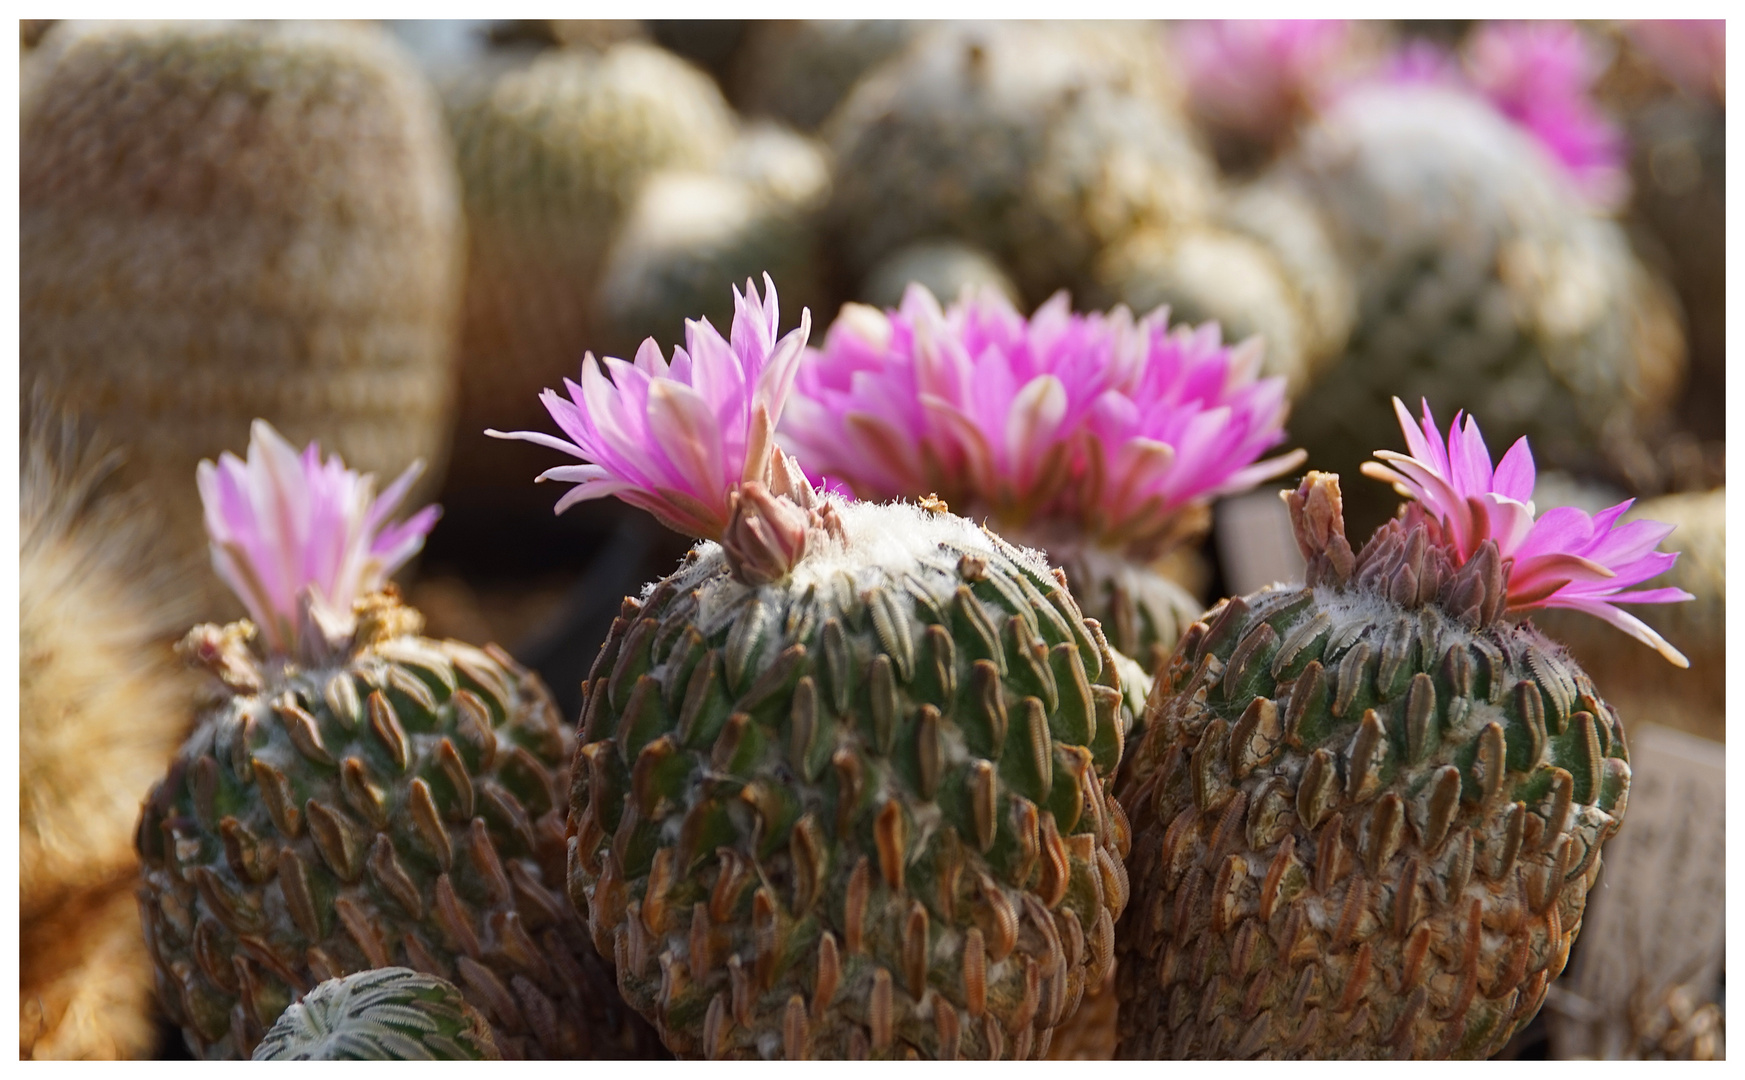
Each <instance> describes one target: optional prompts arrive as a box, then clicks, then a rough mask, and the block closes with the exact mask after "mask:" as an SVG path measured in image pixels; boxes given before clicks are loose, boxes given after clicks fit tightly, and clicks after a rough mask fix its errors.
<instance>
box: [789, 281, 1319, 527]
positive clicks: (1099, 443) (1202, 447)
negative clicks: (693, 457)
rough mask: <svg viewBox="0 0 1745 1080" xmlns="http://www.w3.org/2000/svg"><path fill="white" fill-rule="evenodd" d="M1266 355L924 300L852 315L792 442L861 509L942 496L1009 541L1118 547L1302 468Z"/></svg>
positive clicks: (843, 322) (1124, 314)
mask: <svg viewBox="0 0 1745 1080" xmlns="http://www.w3.org/2000/svg"><path fill="white" fill-rule="evenodd" d="M1259 359H1260V352H1259V343H1258V342H1253V343H1250V344H1247V345H1244V346H1238V347H1235V348H1231V347H1228V346H1225V345H1223V344H1222V342H1221V340H1220V337H1219V332H1218V328H1217V327H1216V326H1215V325H1208V326H1205V327H1201V328H1200V329H1198V330H1189V329H1187V328H1184V327H1177V328H1175V329H1173V330H1172V329H1171V328H1170V327H1169V325H1168V313H1167V312H1166V311H1164V310H1162V309H1160V310H1158V311H1157V312H1154V313H1153V314H1151V315H1149V316H1147V317H1146V318H1144V319H1140V320H1135V319H1134V318H1133V317H1132V314H1131V313H1130V312H1128V310H1127V309H1126V308H1124V307H1118V308H1116V309H1115V310H1114V311H1112V312H1109V313H1108V314H1088V315H1080V314H1074V313H1073V312H1072V310H1071V306H1070V302H1069V300H1068V298H1067V296H1066V294H1065V293H1059V294H1056V295H1055V296H1054V297H1053V298H1052V299H1050V300H1049V301H1048V303H1046V304H1044V305H1042V307H1040V308H1038V309H1037V310H1036V312H1035V313H1034V314H1033V315H1032V316H1031V317H1030V318H1028V319H1026V318H1024V316H1022V315H1020V314H1019V313H1018V312H1017V311H1016V310H1015V309H1014V308H1013V307H1012V306H1011V304H1010V303H1009V302H1008V301H1007V300H1006V299H1005V298H1004V297H1003V296H1001V295H999V294H998V293H997V292H995V291H993V290H982V291H980V292H972V293H969V294H966V296H965V297H964V298H963V299H961V300H959V301H958V302H957V303H954V304H953V305H951V306H950V307H949V308H945V309H941V308H940V306H939V303H938V301H937V300H936V299H935V298H934V297H933V295H932V294H931V293H929V292H928V291H927V290H926V289H925V288H924V287H922V286H919V285H911V286H910V287H909V290H908V292H907V293H906V294H905V295H904V297H903V302H902V304H901V306H900V307H898V308H897V309H896V310H893V311H890V312H879V311H876V310H874V309H872V308H868V307H865V306H863V305H858V304H851V305H847V306H845V307H844V309H843V313H842V315H841V316H839V317H838V319H837V320H836V322H835V324H833V325H832V326H831V328H830V331H829V333H828V334H827V335H826V338H825V344H824V348H823V350H821V351H820V350H808V352H807V357H806V362H805V363H804V364H803V365H802V367H801V370H800V374H799V377H798V380H797V382H796V393H795V400H794V402H793V404H792V406H791V407H790V409H789V411H788V417H787V421H786V422H785V423H784V425H783V427H782V437H783V439H784V440H785V442H786V444H787V445H788V447H789V448H790V449H791V450H792V451H793V452H794V453H795V455H796V456H797V457H798V458H799V459H800V460H801V461H803V462H804V463H805V465H806V467H807V469H808V471H809V473H810V474H811V475H813V476H814V477H821V478H823V479H824V480H825V482H826V483H827V484H828V483H841V484H843V485H845V486H847V487H849V488H850V489H852V490H853V491H854V493H855V494H857V495H859V496H861V497H863V498H892V497H903V496H908V497H916V496H921V495H927V494H930V493H933V494H939V495H941V496H943V497H944V498H945V499H946V501H947V502H948V503H950V504H951V505H953V506H961V507H962V508H964V509H965V510H984V511H988V512H991V513H992V514H993V515H994V516H995V517H996V518H997V519H998V520H999V521H1000V522H1001V524H1002V525H1004V526H1007V527H1021V526H1024V525H1026V524H1028V523H1031V522H1033V521H1036V520H1038V519H1052V520H1066V521H1070V522H1073V523H1075V524H1076V525H1077V526H1078V527H1079V528H1080V529H1081V530H1082V531H1085V532H1087V533H1090V534H1093V535H1095V536H1097V537H1099V538H1101V539H1103V540H1104V541H1105V542H1108V543H1112V544H1117V543H1118V544H1125V543H1132V542H1142V541H1144V540H1145V539H1146V538H1148V537H1153V536H1156V535H1159V534H1160V533H1162V532H1167V531H1168V529H1167V526H1168V522H1169V519H1170V517H1171V516H1172V515H1173V514H1175V513H1176V512H1177V511H1179V510H1180V509H1181V508H1182V507H1184V506H1186V505H1188V504H1190V503H1196V502H1206V501H1209V500H1211V499H1212V498H1215V497H1217V496H1218V495H1221V494H1225V493H1228V492H1231V491H1236V490H1241V489H1242V488H1244V487H1247V486H1250V485H1252V484H1254V483H1257V482H1258V481H1260V480H1262V479H1265V478H1266V477H1269V476H1276V475H1278V474H1280V473H1282V472H1285V471H1287V470H1289V469H1290V468H1293V467H1294V466H1295V465H1297V464H1298V463H1299V462H1300V461H1301V460H1302V454H1301V453H1300V452H1299V453H1296V454H1291V455H1286V456H1285V457H1282V458H1275V459H1272V460H1270V461H1265V462H1257V460H1256V459H1257V458H1258V457H1259V456H1260V454H1261V453H1262V452H1263V451H1265V450H1266V449H1268V448H1270V447H1272V446H1275V445H1277V444H1278V443H1279V442H1281V441H1282V440H1283V438H1284V430H1283V422H1284V415H1285V409H1286V405H1285V400H1284V380H1283V379H1279V378H1272V379H1257V378H1256V371H1257V368H1258V365H1259Z"/></svg>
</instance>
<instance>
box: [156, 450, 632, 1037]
mask: <svg viewBox="0 0 1745 1080" xmlns="http://www.w3.org/2000/svg"><path fill="white" fill-rule="evenodd" d="M415 476H416V470H415V469H414V470H408V472H407V473H406V474H405V475H403V476H402V477H401V478H400V479H399V480H398V481H396V482H395V483H394V485H392V487H390V489H389V490H388V491H387V492H385V493H384V494H383V495H382V496H381V497H380V498H378V499H374V500H372V497H371V488H370V478H369V477H360V476H358V474H356V473H353V472H350V471H349V470H346V469H345V468H344V466H343V464H342V463H341V462H340V461H339V459H338V458H337V457H334V458H329V459H328V460H327V461H322V460H321V458H320V455H319V452H318V450H317V448H316V447H315V446H314V445H311V446H310V447H309V448H308V450H307V451H306V452H305V453H304V454H302V455H298V454H297V453H296V452H295V451H294V450H293V449H292V448H291V447H290V446H289V444H287V443H285V442H284V440H283V439H281V438H279V436H278V435H277V433H276V432H274V431H273V430H272V429H271V428H270V427H269V426H267V425H266V424H265V423H257V425H256V428H255V433H254V440H253V442H252V444H251V446H250V450H249V459H248V461H247V463H246V464H245V463H244V462H242V461H240V460H238V459H236V458H235V457H232V456H230V455H225V457H224V458H223V459H222V460H221V461H220V463H219V465H218V466H217V467H216V468H214V467H213V466H212V465H211V463H209V462H208V463H204V464H203V466H202V469H201V473H200V482H201V483H200V486H201V489H202V495H203V496H204V498H205V500H206V506H207V527H208V530H209V532H210V534H211V536H212V547H213V559H214V563H215V565H216V567H217V569H218V570H219V572H220V574H221V576H223V577H224V578H225V579H226V580H227V581H228V582H229V583H230V584H231V585H232V586H233V587H234V588H235V589H236V590H237V592H238V594H239V596H240V597H241V598H242V600H243V601H244V603H245V604H247V606H248V607H249V610H250V612H251V614H252V615H253V616H254V619H253V620H252V621H249V620H243V621H239V622H236V623H232V624H231V625H229V626H223V627H220V626H215V625H211V624H207V625H203V626H199V627H196V628H195V629H193V630H192V631H190V632H189V633H188V635H187V637H186V638H185V639H184V640H183V642H182V645H181V650H182V653H183V655H184V656H185V657H186V658H187V659H188V660H189V661H190V662H191V663H193V664H195V665H197V666H200V667H203V668H205V669H206V670H207V671H209V672H210V673H211V674H213V675H214V676H216V680H215V683H214V685H213V688H212V690H211V693H210V697H209V700H208V702H207V704H206V705H205V707H204V709H203V710H202V712H201V714H200V716H199V718H198V720H199V724H198V727H197V729H196V730H195V733H194V735H193V737H192V738H190V739H189V741H188V743H187V744H186V745H185V746H184V747H183V748H182V751H181V754H180V756H179V757H178V758H177V760H176V761H175V763H174V764H173V765H172V766H171V768H170V771H169V774H168V775H167V776H166V777H164V779H163V780H162V781H160V782H159V783H158V785H157V786H156V787H155V788H154V789H153V791H152V793H151V795H150V797H149V798H148V799H147V800H146V804H145V807H144V810H143V812H142V815H141V818H140V823H139V829H138V837H137V844H138V849H139V855H140V861H141V864H142V866H141V873H142V887H141V908H142V912H143V916H144V921H145V931H146V941H147V945H148V947H149V948H150V950H151V952H152V954H153V958H154V960H155V962H156V965H157V978H158V993H159V998H160V1001H161V1003H162V1005H163V1007H164V1010H165V1012H166V1013H167V1014H168V1015H169V1016H170V1018H171V1019H172V1020H174V1021H175V1022H176V1023H177V1024H179V1025H180V1026H181V1027H182V1030H183V1032H184V1033H185V1035H186V1036H187V1040H188V1044H189V1047H190V1048H191V1049H192V1050H193V1051H194V1053H195V1054H196V1055H197V1056H200V1057H205V1058H212V1059H237V1058H243V1057H247V1056H248V1055H249V1053H250V1051H251V1050H252V1049H253V1048H254V1047H255V1046H256V1045H257V1044H258V1043H259V1042H260V1040H261V1039H262V1037H263V1036H264V1035H265V1033H266V1030H267V1029H268V1028H269V1027H270V1026H271V1025H272V1024H273V1022H274V1021H275V1020H276V1019H277V1018H278V1017H279V1015H280V1013H282V1012H283V1011H284V1010H285V1008H286V1007H287V1006H288V1005H290V1004H291V1003H292V1002H293V1001H296V1000H298V999H299V998H301V997H302V996H303V995H304V994H305V993H307V992H309V991H310V990H311V989H312V988H313V987H314V986H315V985H316V984H318V983H320V982H323V981H325V980H328V979H332V978H335V977H339V976H344V975H349V974H352V973H355V972H358V971H362V970H365V969H369V968H379V967H388V966H390V965H397V964H398V965H405V966H409V967H412V968H416V969H417V970H419V971H423V972H425V973H428V974H434V975H440V976H441V977H443V978H446V979H450V980H452V981H453V982H455V983H456V984H457V985H458V986H460V987H461V988H462V990H463V991H464V992H465V993H466V994H467V996H468V999H469V1000H470V1001H472V1002H473V1003H474V1004H475V1005H476V1006H477V1007H478V1008H479V1009H480V1011H481V1012H483V1013H484V1014H485V1015H486V1017H487V1018H488V1019H489V1020H490V1022H491V1023H492V1025H493V1027H494V1029H495V1031H496V1034H497V1044H498V1047H499V1049H500V1050H501V1051H502V1052H503V1053H504V1054H506V1055H508V1056H512V1057H547V1058H553V1057H563V1058H575V1057H625V1056H646V1055H647V1054H649V1053H658V1052H659V1048H658V1045H656V1043H655V1040H654V1038H653V1033H652V1032H650V1031H649V1030H648V1029H647V1027H646V1026H645V1025H643V1024H642V1022H641V1021H640V1020H639V1019H637V1018H636V1017H635V1016H633V1015H630V1014H629V1013H628V1011H627V1010H625V1009H624V1007H623V1004H622V1002H621V1001H619V1000H618V998H617V995H616V993H615V991H614V990H613V988H612V976H611V971H610V968H609V966H608V965H606V964H605V963H604V962H602V961H601V960H600V958H599V957H598V956H596V955H595V954H594V952H593V950H592V948H591V946H590V945H589V944H588V941H587V936H586V933H585V932H584V930H583V928H582V926H581V924H580V922H579V921H578V919H577V918H576V916H575V913H574V912H572V911H571V910H570V908H569V906H568V904H567V903H566V902H565V901H564V897H563V894H562V885H561V882H562V879H563V863H564V840H563V820H564V812H565V791H566V790H567V788H568V785H569V778H568V774H567V770H566V766H567V764H568V761H569V758H570V754H571V748H572V745H573V742H572V739H571V736H570V733H569V731H568V730H567V728H566V727H565V725H564V724H562V723H561V722H560V721H559V719H558V716H557V713H556V709H555V707H554V706H553V705H552V703H551V700H550V696H549V694H548V693H547V691H546V690H545V687H544V686H543V685H542V684H541V683H540V681H539V679H538V677H537V676H535V675H533V674H532V673H531V672H528V671H526V670H525V669H522V668H521V667H519V666H518V665H517V664H516V663H515V662H514V661H513V660H512V659H510V658H509V656H508V655H507V654H506V653H504V652H502V651H501V650H500V649H497V648H496V647H495V646H490V647H487V648H486V649H483V650H481V649H476V648H473V647H472V646H470V645H464V644H462V643H460V642H457V641H431V640H428V639H426V638H422V637H420V636H418V631H419V629H420V628H421V626H422V624H423V620H422V617H421V616H420V615H419V614H418V613H417V612H416V611H414V610H412V609H410V608H408V607H405V606H403V605H402V604H401V603H400V601H399V598H398V595H397V594H396V593H395V592H394V591H393V590H392V588H385V586H386V582H387V576H388V574H389V573H391V572H392V571H393V570H394V569H395V568H397V567H398V566H399V565H400V564H401V563H403V562H404V561H405V560H406V559H407V558H409V557H410V556H411V555H412V554H413V553H414V552H415V551H417V550H418V548H419V547H420V546H421V545H422V544H423V539H424V534H425V533H426V532H427V531H428V530H429V529H430V527H431V525H432V524H433V523H434V521H435V517H436V511H435V508H434V507H429V508H426V509H425V510H423V511H421V512H419V513H418V514H416V515H414V516H413V517H411V518H409V519H407V520H406V521H403V522H400V523H398V524H394V525H389V524H388V522H387V517H388V515H389V514H390V513H391V512H392V510H393V508H394V506H395V505H396V504H397V503H398V502H399V501H400V499H401V498H402V497H403V496H404V494H405V492H406V489H407V487H408V486H409V485H410V484H411V482H412V480H413V479H414V477H415Z"/></svg>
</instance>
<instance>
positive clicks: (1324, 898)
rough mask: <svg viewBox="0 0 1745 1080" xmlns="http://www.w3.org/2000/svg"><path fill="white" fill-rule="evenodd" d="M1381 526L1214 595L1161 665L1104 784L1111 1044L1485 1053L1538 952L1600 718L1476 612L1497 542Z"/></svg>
mask: <svg viewBox="0 0 1745 1080" xmlns="http://www.w3.org/2000/svg"><path fill="white" fill-rule="evenodd" d="M1419 528H1420V529H1421V528H1422V526H1419ZM1389 529H1391V530H1392V533H1391V534H1385V531H1384V534H1378V539H1377V540H1375V541H1372V542H1371V544H1370V545H1368V546H1366V547H1365V549H1364V551H1363V553H1362V554H1361V555H1360V556H1359V557H1358V560H1357V566H1356V568H1355V570H1354V571H1353V572H1352V573H1351V574H1350V576H1349V577H1346V578H1344V579H1343V580H1341V579H1339V577H1338V576H1337V575H1328V576H1327V577H1328V580H1325V581H1323V582H1322V583H1320V584H1317V585H1314V586H1312V587H1306V588H1302V587H1285V586H1276V587H1270V588H1267V589H1263V590H1261V591H1260V592H1258V593H1255V594H1252V595H1250V596H1246V597H1236V598H1234V599H1231V600H1227V601H1225V602H1224V603H1222V604H1220V605H1219V606H1218V607H1217V608H1214V609H1213V610H1212V611H1211V612H1209V613H1207V616H1206V618H1205V621H1203V622H1199V623H1196V624H1195V625H1194V626H1193V627H1191V628H1190V629H1189V631H1188V633H1187V635H1186V636H1185V637H1184V638H1183V639H1182V642H1181V644H1180V645H1179V646H1178V647H1177V649H1176V652H1175V655H1174V657H1173V658H1172V659H1171V661H1170V664H1169V667H1168V669H1167V671H1165V672H1164V673H1163V674H1162V675H1161V676H1160V678H1159V682H1158V685H1157V686H1156V688H1155V689H1154V691H1153V695H1152V699H1151V704H1150V707H1149V710H1148V711H1149V713H1150V715H1149V718H1148V722H1147V724H1146V726H1145V735H1144V738H1143V741H1142V742H1141V743H1140V744H1139V746H1138V747H1137V749H1136V751H1135V753H1134V754H1133V755H1132V756H1131V758H1130V760H1129V761H1128V762H1127V764H1126V765H1125V766H1124V768H1123V772H1122V777H1121V781H1120V784H1119V786H1118V788H1117V794H1118V796H1119V798H1120V800H1121V802H1122V805H1123V806H1124V807H1126V809H1127V810H1128V812H1129V813H1130V814H1131V816H1132V819H1133V827H1134V842H1133V855H1132V858H1131V860H1130V862H1129V870H1130V873H1131V874H1132V877H1133V889H1134V892H1133V901H1132V904H1131V906H1130V909H1129V915H1128V921H1127V922H1126V923H1125V924H1123V926H1122V933H1121V936H1120V937H1119V939H1118V941H1119V946H1120V951H1119V967H1118V969H1117V985H1118V989H1119V992H1120V998H1121V1017H1120V1034H1121V1055H1122V1056H1124V1057H1132V1058H1155V1057H1177V1058H1181V1057H1195V1058H1251V1057H1268V1058H1376V1057H1419V1058H1429V1057H1434V1058H1447V1057H1459V1058H1483V1057H1487V1056H1489V1055H1490V1054H1493V1053H1495V1052H1496V1051H1497V1050H1498V1049H1500V1048H1501V1047H1502V1045H1503V1044H1504V1043H1505V1042H1507V1041H1508V1039H1509V1038H1510V1036H1511V1035H1513V1034H1514V1033H1515V1032H1516V1031H1517V1030H1519V1029H1520V1028H1521V1026H1522V1025H1524V1024H1525V1023H1526V1022H1527V1021H1528V1020H1530V1019H1531V1018H1532V1017H1533V1015H1534V1014H1535V1013H1536V1012H1537V1011H1538V1009H1539V1006H1540V1004H1541V1003H1542V1002H1543V1001H1544V999H1545V993H1546V987H1547V985H1548V984H1549V982H1550V981H1551V980H1552V979H1553V978H1555V977H1556V976H1557V974H1558V973H1559V972H1561V971H1562V969H1563V965H1564V962H1565V960H1566V959H1567V957H1568V953H1569V946H1570V943H1571V942H1572V941H1573V939H1574V937H1575V935H1576V933H1577V932H1578V931H1579V930H1580V927H1581V917H1582V912H1583V909H1584V907H1585V905H1586V898H1587V892H1588V889H1589V888H1590V887H1591V886H1592V884H1593V882H1594V880H1595V878H1596V876H1597V875H1598V873H1599V868H1600V845H1601V844H1602V843H1603V842H1604V840H1605V839H1606V838H1607V837H1608V836H1610V835H1611V834H1612V833H1613V832H1614V831H1615V830H1616V829H1617V827H1618V825H1619V824H1620V823H1621V821H1622V819H1623V814H1624V807H1625V802H1626V795H1627V792H1628V789H1629V782H1630V767H1629V765H1628V753H1627V750H1626V747H1625V742H1624V733H1623V729H1622V727H1621V726H1620V724H1619V721H1618V717H1617V714H1616V712H1615V711H1614V710H1613V709H1612V708H1611V707H1610V706H1609V705H1607V704H1606V703H1605V702H1604V701H1602V700H1601V699H1600V697H1599V695H1598V692H1597V691H1596V690H1595V689H1594V685H1593V682H1592V681H1591V680H1590V679H1589V678H1588V676H1587V675H1586V674H1585V673H1584V672H1582V671H1581V669H1580V668H1578V667H1577V666H1576V665H1575V664H1574V663H1573V662H1572V661H1571V660H1570V659H1569V657H1568V655H1567V654H1566V653H1565V652H1564V651H1563V649H1562V648H1561V647H1559V646H1558V645H1556V644H1554V643H1553V642H1551V641H1550V640H1548V639H1547V638H1545V637H1543V636H1542V635H1541V634H1540V633H1539V632H1538V631H1537V630H1535V629H1534V628H1533V627H1532V625H1531V624H1528V623H1522V624H1510V623H1508V622H1498V621H1494V620H1495V612H1496V611H1497V610H1498V608H1499V607H1500V603H1501V594H1500V591H1499V583H1498V580H1497V579H1496V578H1495V576H1494V575H1495V574H1496V573H1497V572H1498V571H1499V569H1500V568H1499V567H1498V566H1497V564H1496V562H1495V560H1494V559H1493V560H1491V562H1490V563H1489V564H1488V565H1485V564H1483V561H1482V559H1475V560H1474V561H1473V563H1469V564H1468V565H1467V567H1465V568H1462V569H1461V570H1460V571H1459V572H1458V573H1454V574H1449V573H1447V572H1446V571H1447V570H1448V569H1449V568H1448V567H1447V566H1446V565H1443V566H1441V567H1438V566H1435V565H1433V564H1434V563H1435V553H1434V552H1433V551H1432V552H1431V553H1429V554H1426V550H1425V544H1424V538H1423V537H1422V536H1417V537H1416V538H1415V539H1414V538H1413V537H1412V535H1411V534H1410V532H1409V530H1406V529H1402V528H1399V527H1398V525H1397V523H1394V524H1390V526H1389ZM1347 557H1349V553H1348V556H1347ZM1311 575H1312V576H1311V580H1315V578H1314V576H1313V569H1312V570H1311ZM1487 576H1488V577H1489V578H1490V580H1489V581H1488V582H1487V581H1486V580H1485V579H1486V578H1487ZM1426 594H1428V595H1426ZM1474 596H1480V597H1482V599H1481V600H1472V598H1473V597H1474ZM1469 600H1471V601H1472V606H1471V607H1470V608H1469V607H1468V603H1467V602H1468V601H1469ZM1456 613H1458V614H1456Z"/></svg>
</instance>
